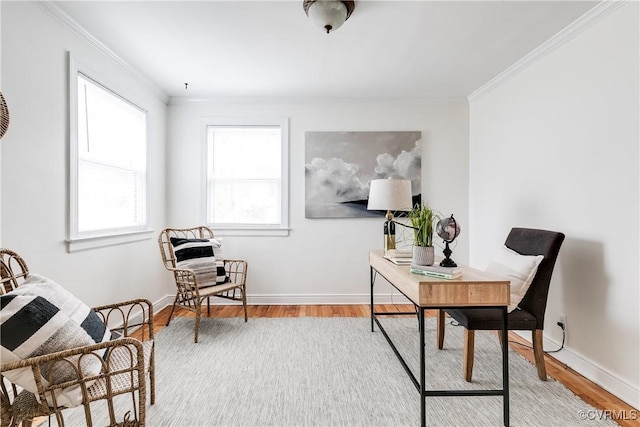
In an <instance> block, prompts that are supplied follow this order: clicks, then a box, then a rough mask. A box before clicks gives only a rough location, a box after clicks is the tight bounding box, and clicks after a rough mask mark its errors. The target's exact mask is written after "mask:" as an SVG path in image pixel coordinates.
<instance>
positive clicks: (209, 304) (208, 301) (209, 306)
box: [207, 297, 211, 317]
mask: <svg viewBox="0 0 640 427" xmlns="http://www.w3.org/2000/svg"><path fill="white" fill-rule="evenodd" d="M207 317H211V297H207Z"/></svg>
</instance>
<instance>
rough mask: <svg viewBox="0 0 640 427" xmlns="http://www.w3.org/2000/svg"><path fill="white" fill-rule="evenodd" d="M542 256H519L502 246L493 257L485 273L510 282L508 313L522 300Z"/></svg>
mask: <svg viewBox="0 0 640 427" xmlns="http://www.w3.org/2000/svg"><path fill="white" fill-rule="evenodd" d="M543 258H544V256H542V255H521V254H519V253H518V252H516V251H513V250H511V249H509V248H508V247H506V246H503V247H502V248H501V249H500V250H499V251H498V253H497V254H496V255H495V256H494V257H493V260H492V261H491V262H490V263H489V265H488V266H487V268H486V269H485V271H486V272H487V273H491V274H495V275H497V276H503V277H507V278H508V279H509V280H510V281H511V304H509V312H512V311H513V310H515V308H516V307H517V306H518V304H520V301H522V298H524V296H525V294H526V293H527V290H529V286H531V282H532V281H533V278H534V277H535V275H536V272H537V271H538V266H539V265H540V262H542V260H543Z"/></svg>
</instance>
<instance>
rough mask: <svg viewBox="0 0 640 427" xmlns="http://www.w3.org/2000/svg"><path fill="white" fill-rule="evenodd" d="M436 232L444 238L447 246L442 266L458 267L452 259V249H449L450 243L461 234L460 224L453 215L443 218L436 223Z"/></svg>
mask: <svg viewBox="0 0 640 427" xmlns="http://www.w3.org/2000/svg"><path fill="white" fill-rule="evenodd" d="M436 234H437V235H438V236H440V237H441V238H442V240H444V242H445V248H444V251H442V253H443V254H444V256H445V258H444V259H443V260H442V261H441V262H440V266H441V267H457V266H458V264H456V263H455V261H453V260H452V259H451V253H452V252H451V249H449V243H451V242H453V241H454V240H456V237H458V236H459V235H460V224H458V221H456V220H455V219H454V218H453V215H451V216H450V217H449V218H443V219H441V220H440V221H438V223H437V224H436Z"/></svg>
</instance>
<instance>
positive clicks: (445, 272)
mask: <svg viewBox="0 0 640 427" xmlns="http://www.w3.org/2000/svg"><path fill="white" fill-rule="evenodd" d="M411 272H412V273H413V274H422V275H423V276H430V277H438V278H440V279H456V278H458V277H460V276H462V268H460V267H440V266H439V265H418V264H411Z"/></svg>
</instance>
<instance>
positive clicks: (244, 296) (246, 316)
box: [242, 286, 249, 322]
mask: <svg viewBox="0 0 640 427" xmlns="http://www.w3.org/2000/svg"><path fill="white" fill-rule="evenodd" d="M242 307H243V308H244V321H245V322H246V321H247V320H248V318H249V316H248V315H247V294H246V288H245V287H244V286H243V287H242Z"/></svg>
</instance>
